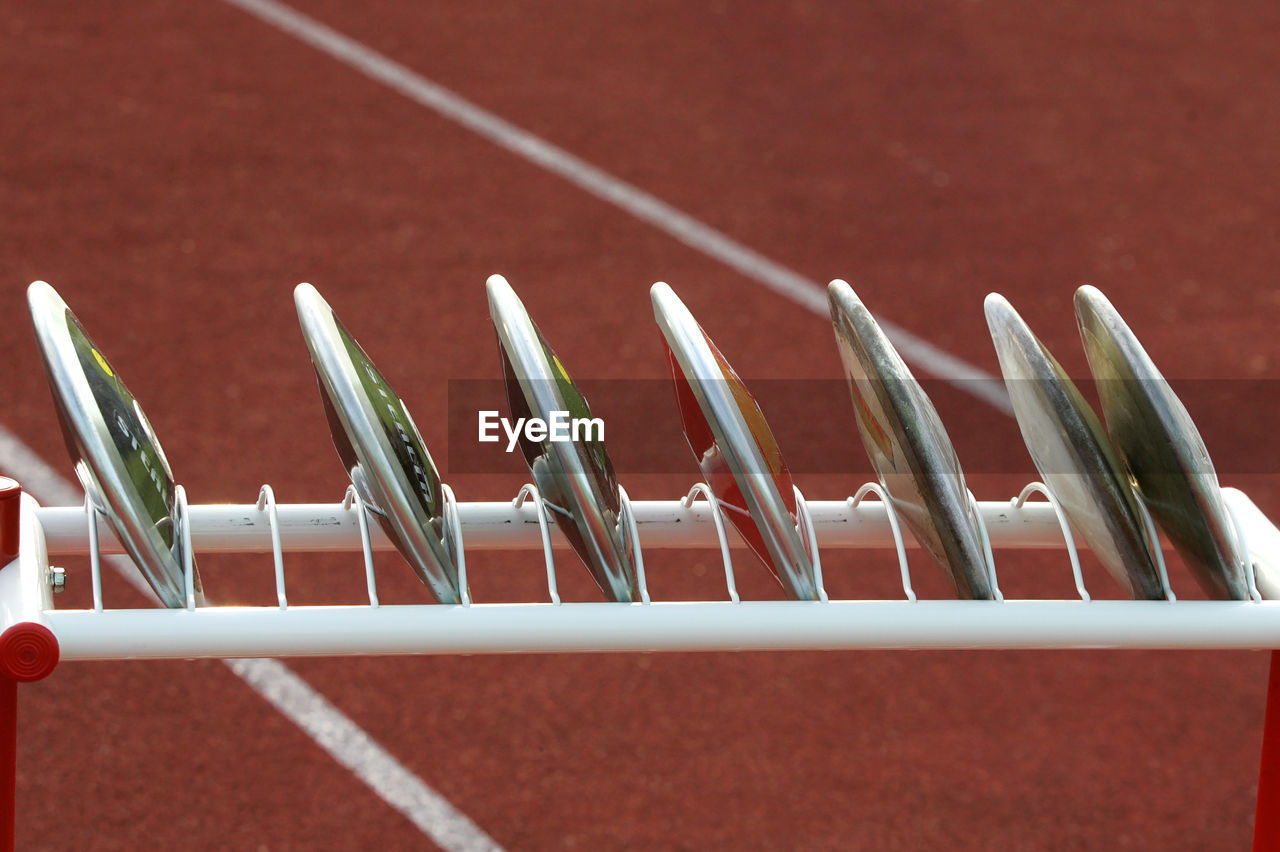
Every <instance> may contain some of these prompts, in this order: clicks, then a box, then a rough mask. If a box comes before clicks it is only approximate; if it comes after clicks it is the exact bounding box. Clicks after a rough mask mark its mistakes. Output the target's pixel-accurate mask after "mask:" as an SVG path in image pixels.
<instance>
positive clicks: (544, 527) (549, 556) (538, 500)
mask: <svg viewBox="0 0 1280 852" xmlns="http://www.w3.org/2000/svg"><path fill="white" fill-rule="evenodd" d="M525 500H532V501H533V505H534V507H535V508H536V509H537V512H538V531H539V532H540V533H542V558H543V559H544V560H546V563H547V594H549V595H550V596H551V603H553V604H555V605H556V606H560V588H559V585H558V584H557V583H556V558H555V555H554V554H553V553H552V552H551V530H550V528H549V526H548V524H547V505H546V501H544V500H543V499H542V494H540V493H539V492H538V486H536V485H534V484H533V483H532V482H526V483H525V484H524V485H522V486H520V492H519V493H518V494H516V496H515V499H513V500H512V501H511V505H512V506H513V507H515V508H517V509H519V508H520V507H521V506H523V505H524V501H525Z"/></svg>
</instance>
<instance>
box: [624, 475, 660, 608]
mask: <svg viewBox="0 0 1280 852" xmlns="http://www.w3.org/2000/svg"><path fill="white" fill-rule="evenodd" d="M618 503H619V506H620V508H621V510H622V511H621V512H620V513H619V514H620V515H621V517H619V518H618V520H619V521H621V522H623V523H625V524H626V528H627V538H628V539H630V540H631V555H632V558H633V559H635V563H636V585H637V586H638V587H639V589H640V602H641V603H643V604H648V603H652V601H651V600H650V599H649V584H648V582H646V580H645V577H644V554H643V553H642V552H641V551H640V530H639V529H637V527H636V516H635V513H634V512H632V511H631V498H630V497H628V496H627V489H625V488H623V487H622V485H621V484H619V485H618Z"/></svg>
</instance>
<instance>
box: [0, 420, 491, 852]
mask: <svg viewBox="0 0 1280 852" xmlns="http://www.w3.org/2000/svg"><path fill="white" fill-rule="evenodd" d="M0 470H3V471H4V472H5V473H6V474H7V475H9V476H12V477H13V478H14V479H16V480H18V482H20V483H21V484H22V487H23V488H24V489H26V490H27V491H29V492H30V493H31V494H32V496H34V497H35V498H36V499H37V500H40V501H41V502H42V503H44V504H46V505H75V504H77V503H83V502H84V493H83V492H82V491H81V490H80V489H79V488H77V487H76V486H75V485H73V484H72V483H71V482H70V481H68V480H67V479H66V478H64V477H63V476H62V475H61V474H59V473H58V472H57V471H56V470H54V469H53V468H52V467H50V466H49V464H47V463H46V462H45V461H44V459H42V458H40V457H39V456H38V455H36V454H35V452H34V451H33V450H32V449H31V448H30V447H28V446H27V445H26V444H24V443H23V442H22V441H21V440H19V439H18V438H17V436H15V435H14V434H13V433H12V432H10V431H9V430H8V429H6V428H4V427H3V426H0ZM103 562H104V563H108V564H110V565H112V566H113V567H115V568H116V569H117V570H118V571H120V573H121V575H122V576H123V577H124V579H126V580H127V581H129V584H130V585H131V586H133V587H134V588H136V589H137V590H138V591H140V592H142V593H143V594H144V595H146V596H147V599H148V600H151V601H157V600H158V599H157V598H156V595H155V593H154V592H153V591H152V590H151V587H150V586H148V585H147V581H146V580H144V579H143V578H142V574H141V573H140V572H139V571H138V568H137V566H135V565H134V564H133V560H131V559H129V558H128V557H124V556H108V557H106V558H105V559H104V560H103ZM223 662H224V663H225V664H226V666H227V668H229V669H231V671H233V672H234V673H235V674H236V675H237V676H238V677H239V678H240V679H241V680H243V681H244V682H245V683H247V684H248V685H249V687H250V688H251V689H253V690H254V691H255V692H257V693H258V694H259V695H261V696H262V697H263V698H265V699H266V700H267V701H268V702H269V703H270V704H271V705H272V706H273V707H275V708H276V709H277V710H279V711H280V712H281V713H282V714H284V716H285V717H286V718H287V719H289V721H291V722H293V723H294V724H295V725H297V726H298V727H299V728H301V729H302V731H303V733H305V734H306V735H307V736H309V737H310V738H311V739H312V740H314V741H315V742H316V744H317V745H319V746H320V748H322V749H324V750H325V751H326V752H327V753H328V754H329V756H330V757H332V758H333V759H334V760H336V761H337V762H338V763H339V764H341V765H342V766H345V767H346V768H347V769H349V770H351V771H352V772H353V773H354V774H355V776H356V777H357V778H359V779H360V780H361V781H363V782H364V783H365V784H366V785H368V786H369V788H370V789H372V790H373V792H374V793H376V794H377V795H378V796H379V797H380V798H381V799H382V800H383V801H385V802H386V803H387V804H389V805H390V806H391V807H393V808H395V809H396V810H397V811H399V812H400V813H401V814H403V815H404V816H405V817H406V818H408V820H409V821H410V822H412V823H413V824H414V825H415V826H417V827H418V829H419V830H420V831H421V832H422V833H423V834H425V835H427V836H428V837H430V838H431V839H432V840H433V841H435V843H436V844H438V845H439V846H440V847H441V848H443V849H446V850H450V852H453V850H456V852H491V850H497V852H500V850H501V847H500V846H498V844H497V843H495V842H494V840H493V839H492V838H491V837H489V835H487V834H485V833H484V831H482V830H481V829H480V827H479V826H477V825H476V824H475V823H473V822H472V821H471V820H470V819H468V818H467V817H466V815H464V814H462V813H461V812H459V811H458V810H457V809H456V808H454V807H453V805H451V804H449V802H448V800H447V799H445V798H444V796H442V795H440V794H439V793H437V792H436V791H435V790H433V789H431V788H430V787H429V786H427V784H426V783H425V782H424V781H423V780H422V779H421V778H419V777H418V776H416V775H414V774H413V773H412V772H410V771H409V770H408V769H407V768H406V767H405V766H404V764H402V763H400V762H399V761H398V760H396V759H395V757H393V756H392V755H391V753H390V752H388V751H387V750H386V749H384V748H383V747H382V746H380V745H378V743H377V742H375V741H374V740H373V738H372V737H370V736H369V735H368V734H367V733H365V731H364V730H363V729H362V728H361V727H360V726H359V725H357V724H356V723H355V722H353V721H351V719H349V718H348V717H347V716H345V715H344V714H343V713H342V711H341V710H339V709H338V708H337V707H335V706H334V705H333V704H332V703H331V702H329V701H328V700H327V699H326V698H325V697H324V696H323V695H321V694H320V693H319V692H317V691H316V690H315V689H314V688H312V687H311V686H310V685H309V684H308V683H307V682H306V681H305V680H303V679H302V678H301V677H299V676H298V675H297V674H296V673H294V672H293V671H292V670H290V669H289V667H288V666H286V665H285V664H284V663H282V662H280V661H279V660H271V659H245V660H223Z"/></svg>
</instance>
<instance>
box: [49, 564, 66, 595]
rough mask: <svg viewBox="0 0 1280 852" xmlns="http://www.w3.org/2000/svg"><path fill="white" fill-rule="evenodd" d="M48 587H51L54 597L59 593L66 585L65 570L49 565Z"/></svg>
mask: <svg viewBox="0 0 1280 852" xmlns="http://www.w3.org/2000/svg"><path fill="white" fill-rule="evenodd" d="M49 585H50V586H53V593H54V594H55V595H56V594H58V593H59V592H61V591H62V589H63V588H64V587H65V586H66V585H67V569H66V568H59V567H58V566H57V565H50V566H49Z"/></svg>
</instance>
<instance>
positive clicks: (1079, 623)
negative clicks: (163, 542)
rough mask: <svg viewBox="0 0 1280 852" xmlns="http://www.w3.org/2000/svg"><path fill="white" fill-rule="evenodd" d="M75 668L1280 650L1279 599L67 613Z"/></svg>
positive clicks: (65, 640)
mask: <svg viewBox="0 0 1280 852" xmlns="http://www.w3.org/2000/svg"><path fill="white" fill-rule="evenodd" d="M48 622H49V624H50V625H51V626H52V629H53V632H54V634H55V635H56V636H57V637H58V643H59V645H60V646H61V652H62V659H64V660H111V659H129V658H138V659H173V658H179V659H181V658H192V657H288V656H339V655H351V654H487V653H515V652H521V653H524V652H528V653H556V652H575V651H748V650H819V649H827V650H838V649H855V648H911V649H942V648H1220V649H1225V648H1280V601H1274V602H1273V601H1266V602H1262V603H1254V602H1246V603H1240V602H1218V601H1177V602H1167V601H1089V602H1084V601H1026V600H1022V601H1004V602H1000V603H997V602H994V601H982V602H974V601H916V602H911V601H830V602H825V603H824V602H819V601H813V602H809V601H805V602H796V601H746V602H743V603H732V602H718V601H717V602H707V603H692V602H679V603H653V604H615V603H566V604H561V605H559V606H556V605H555V604H549V603H548V604H473V605H472V606H470V607H461V606H431V605H427V606H382V607H377V608H374V607H368V606H344V607H291V608H289V609H287V610H280V609H274V608H271V607H209V608H205V609H198V610H196V611H194V612H188V611H185V610H158V609H157V610H107V611H104V612H93V611H91V610H68V611H58V612H51V613H49V614H48Z"/></svg>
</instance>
